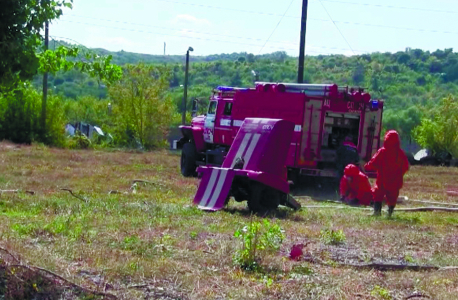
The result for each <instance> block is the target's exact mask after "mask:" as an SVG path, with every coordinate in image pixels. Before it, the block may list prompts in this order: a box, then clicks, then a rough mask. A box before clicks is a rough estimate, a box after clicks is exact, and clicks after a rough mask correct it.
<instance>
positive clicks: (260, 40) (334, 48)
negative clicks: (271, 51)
mask: <svg viewBox="0 0 458 300" xmlns="http://www.w3.org/2000/svg"><path fill="white" fill-rule="evenodd" d="M67 16H72V17H78V18H86V19H91V20H98V21H104V22H113V23H120V24H127V25H135V26H144V27H150V28H158V29H165V30H174V31H180V32H181V31H182V29H176V28H170V27H163V26H153V25H146V24H140V23H132V22H126V21H119V20H112V19H101V18H93V17H86V16H79V15H73V14H71V15H67ZM59 21H64V22H65V21H67V20H59ZM68 22H71V21H68ZM94 26H96V25H94ZM186 32H189V33H197V34H206V35H214V36H220V37H228V38H237V39H246V40H251V41H259V42H264V40H263V39H258V38H250V37H242V36H235V35H223V34H218V33H211V32H203V31H193V30H187V31H186ZM270 43H279V44H287V45H291V46H297V45H298V44H297V43H291V42H284V41H283V42H282V41H270ZM309 47H310V48H317V49H328V50H348V49H347V48H338V47H325V46H313V45H310V46H309ZM287 50H293V49H287ZM355 51H356V52H361V53H364V52H367V51H363V50H355Z"/></svg>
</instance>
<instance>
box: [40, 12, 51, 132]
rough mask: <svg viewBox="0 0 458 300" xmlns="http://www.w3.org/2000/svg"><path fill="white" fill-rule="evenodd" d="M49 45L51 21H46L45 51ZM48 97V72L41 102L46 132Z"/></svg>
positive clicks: (43, 127) (43, 126) (42, 122)
mask: <svg viewBox="0 0 458 300" xmlns="http://www.w3.org/2000/svg"><path fill="white" fill-rule="evenodd" d="M48 46H49V22H48V21H46V22H45V51H46V50H48ZM47 99H48V72H45V73H44V74H43V100H42V102H41V130H42V131H43V135H44V134H45V133H46V101H47Z"/></svg>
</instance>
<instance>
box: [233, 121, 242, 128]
mask: <svg viewBox="0 0 458 300" xmlns="http://www.w3.org/2000/svg"><path fill="white" fill-rule="evenodd" d="M232 124H233V125H234V126H237V127H240V126H242V124H243V121H241V120H234V121H233V122H232Z"/></svg>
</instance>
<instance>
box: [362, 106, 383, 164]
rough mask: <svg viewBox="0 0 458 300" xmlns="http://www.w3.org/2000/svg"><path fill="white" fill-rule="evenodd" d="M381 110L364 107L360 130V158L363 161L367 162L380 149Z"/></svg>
mask: <svg viewBox="0 0 458 300" xmlns="http://www.w3.org/2000/svg"><path fill="white" fill-rule="evenodd" d="M381 121H382V109H380V108H379V109H377V110H375V111H374V110H371V109H370V108H369V107H366V110H365V114H364V121H363V124H362V128H361V134H360V137H359V138H360V142H359V143H358V144H360V145H361V148H360V149H359V150H360V157H361V158H362V159H363V160H364V161H369V160H370V159H371V157H372V156H373V155H374V154H375V152H377V150H378V148H379V147H380V130H381V124H382V122H381Z"/></svg>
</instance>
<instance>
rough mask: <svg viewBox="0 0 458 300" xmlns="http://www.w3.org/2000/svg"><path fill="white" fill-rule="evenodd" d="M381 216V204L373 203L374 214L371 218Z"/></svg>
mask: <svg viewBox="0 0 458 300" xmlns="http://www.w3.org/2000/svg"><path fill="white" fill-rule="evenodd" d="M381 214H382V202H375V203H374V214H373V216H376V217H378V216H380V215H381Z"/></svg>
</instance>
